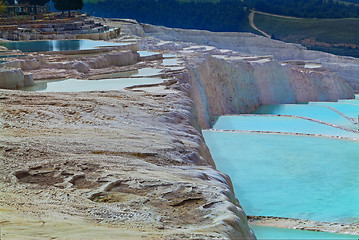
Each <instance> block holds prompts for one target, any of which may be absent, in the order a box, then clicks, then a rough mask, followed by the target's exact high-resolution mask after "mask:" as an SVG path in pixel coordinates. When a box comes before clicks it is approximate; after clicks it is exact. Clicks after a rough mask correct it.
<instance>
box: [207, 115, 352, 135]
mask: <svg viewBox="0 0 359 240" xmlns="http://www.w3.org/2000/svg"><path fill="white" fill-rule="evenodd" d="M213 129H220V130H246V131H272V132H291V133H303V134H321V135H329V136H340V137H352V138H359V132H358V133H353V132H350V131H345V130H342V129H339V128H335V127H331V126H328V125H325V124H320V123H317V122H313V121H309V120H305V119H300V118H294V117H278V116H258V115H256V116H255V115H238V116H220V117H218V119H217V120H216V122H215V123H214V125H213Z"/></svg>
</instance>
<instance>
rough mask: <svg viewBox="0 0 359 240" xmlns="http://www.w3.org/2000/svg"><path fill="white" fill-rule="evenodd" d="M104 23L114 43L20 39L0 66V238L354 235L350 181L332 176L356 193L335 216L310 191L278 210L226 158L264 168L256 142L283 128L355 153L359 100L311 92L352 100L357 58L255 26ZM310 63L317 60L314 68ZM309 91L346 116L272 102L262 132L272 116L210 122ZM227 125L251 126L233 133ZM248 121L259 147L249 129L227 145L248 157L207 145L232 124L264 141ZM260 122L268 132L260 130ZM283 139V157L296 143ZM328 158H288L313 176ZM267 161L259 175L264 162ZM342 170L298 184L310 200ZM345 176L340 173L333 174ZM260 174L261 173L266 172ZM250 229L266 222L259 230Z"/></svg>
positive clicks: (304, 97)
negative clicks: (290, 232)
mask: <svg viewBox="0 0 359 240" xmlns="http://www.w3.org/2000/svg"><path fill="white" fill-rule="evenodd" d="M96 21H100V22H101V21H105V20H103V19H96ZM103 24H106V25H108V26H109V27H110V28H116V29H117V28H121V34H120V35H118V36H117V38H116V37H115V38H113V39H112V40H111V41H112V42H109V43H108V44H106V46H98V47H96V48H91V49H82V50H81V49H76V50H74V49H72V50H68V49H62V51H55V52H35V51H32V52H30V53H28V54H23V53H21V52H19V51H18V50H12V52H11V51H10V52H11V54H10V53H8V57H7V58H6V62H4V63H0V65H1V66H0V67H1V69H2V70H1V71H0V88H1V90H0V153H1V154H0V165H1V168H0V202H1V205H0V213H1V214H0V226H1V234H2V235H1V237H3V238H4V239H14V238H16V239H30V238H36V239H49V238H57V239H87V238H96V239H139V238H144V239H191V238H195V239H256V237H255V234H254V232H253V231H252V230H251V229H250V227H249V225H248V221H249V222H251V224H255V225H267V226H275V227H283V228H301V229H310V230H313V229H314V230H318V231H327V232H341V233H350V234H358V223H357V221H358V220H357V217H358V214H356V213H357V209H356V208H355V206H352V208H350V213H345V214H344V213H343V211H344V207H343V206H344V205H348V204H351V203H353V202H352V201H353V198H351V196H352V195H350V194H351V189H352V188H351V187H353V189H354V188H355V186H352V185H350V186H347V184H345V182H344V183H343V182H341V183H338V186H337V187H338V188H340V189H341V191H344V192H345V193H348V192H349V193H348V194H349V195H348V197H347V198H345V199H342V198H341V193H340V194H339V195H335V197H334V198H333V199H331V201H332V202H331V204H329V205H328V208H330V207H331V208H335V209H334V210H333V212H330V213H328V212H326V211H325V212H324V213H323V212H321V211H320V209H319V210H318V209H316V206H320V205H321V203H322V202H325V198H324V199H321V201H318V202H312V201H311V200H310V199H307V198H305V197H303V196H302V198H300V199H305V200H306V201H305V202H302V205H301V206H300V207H298V208H294V209H286V208H283V209H282V211H279V210H278V209H275V208H274V207H273V208H272V206H271V205H274V204H275V203H272V204H268V203H265V202H262V200H263V199H262V198H263V197H262V198H261V197H260V196H261V192H258V191H257V190H256V187H255V186H253V185H250V183H248V184H247V182H245V183H244V184H245V185H246V186H245V187H246V188H244V189H245V190H243V192H241V191H238V186H240V184H243V183H241V182H238V181H237V180H238V179H237V177H236V176H235V175H233V173H232V172H230V171H229V170H228V168H224V167H223V166H222V164H225V165H226V167H229V168H230V169H237V168H238V169H239V170H238V172H237V173H240V172H241V171H244V172H246V173H248V171H252V170H248V169H249V168H250V167H253V166H256V165H255V164H253V162H251V161H252V160H251V159H252V157H253V159H254V160H253V161H257V159H256V155H255V154H256V153H257V150H256V148H258V147H260V146H259V145H258V146H257V145H255V144H256V143H257V142H259V143H262V142H266V141H267V142H271V141H272V140H271V139H272V137H273V138H275V137H278V136H277V135H275V134H278V132H281V133H282V134H284V136H281V137H279V138H280V139H281V140H283V144H282V145H285V143H286V140H288V139H289V140H291V139H293V142H294V143H296V144H299V145H300V141H299V140H298V139H297V138H296V137H295V136H292V135H295V134H299V135H301V137H302V138H303V139H304V140H305V139H306V138H308V139H311V140H313V141H314V143H313V144H310V142H307V143H306V144H309V146H308V147H312V148H315V147H314V146H315V144H321V145H325V144H329V145H330V146H331V147H332V148H333V149H334V150H335V149H336V148H338V146H337V145H335V143H334V142H335V140H333V139H331V137H335V138H336V139H344V140H337V141H343V142H341V143H344V141H348V145H350V146H348V148H350V149H349V150H348V151H351V150H352V149H351V147H352V148H353V149H354V150H353V151H352V152H350V154H353V156H356V155H357V154H356V152H355V151H356V150H355V149H356V148H355V147H356V145H357V144H358V142H357V141H358V140H357V136H358V132H357V129H355V126H357V125H356V124H357V122H356V121H357V119H356V118H355V114H354V113H352V112H351V111H352V110H353V109H355V108H354V107H353V106H352V107H348V106H346V105H345V106H344V105H336V106H334V105H330V104H328V103H318V105H317V104H316V103H314V102H318V101H320V102H327V101H338V100H346V99H347V101H353V100H350V99H354V98H355V96H354V90H358V89H359V85H358V79H359V78H358V77H357V76H358V72H359V60H358V59H354V58H346V57H339V56H334V55H330V54H326V53H321V52H313V51H308V50H306V49H305V48H304V47H302V46H300V45H295V44H287V43H283V42H279V41H275V40H269V39H265V38H263V37H259V36H256V35H253V34H249V33H211V32H207V31H197V30H181V29H169V28H164V27H158V26H152V25H146V24H138V23H136V22H135V21H130V20H123V21H122V20H118V19H117V20H113V21H112V20H109V19H107V20H106V23H105V22H103ZM3 50H4V49H3ZM59 50H61V49H59ZM6 51H8V50H6ZM4 52H5V50H4ZM15 53H16V54H15ZM19 54H20V55H21V57H18V56H17V55H19ZM303 61H304V62H308V64H312V65H313V64H314V65H316V66H317V65H320V66H321V67H308V66H312V65H308V66H307V67H305V66H304V64H303ZM299 62H301V64H299ZM353 89H354V90H353ZM25 90H26V91H25ZM303 102H311V103H310V104H308V105H306V106H307V107H310V108H318V109H319V108H321V109H322V108H325V109H326V111H328V109H331V108H335V107H338V108H337V109H336V111H334V110H330V111H332V112H330V113H331V115H330V116H334V115H335V114H337V115H335V116H337V117H338V118H334V117H333V118H330V119H327V118H324V119H319V118H318V119H314V118H315V116H312V115H311V116H307V115H305V116H304V115H303V116H302V115H300V116H293V115H295V114H293V113H292V112H287V111H284V112H270V113H266V117H267V118H269V115H270V118H271V120H264V121H265V125H262V124H259V125H260V126H262V127H263V128H262V129H258V128H257V127H256V125H255V122H259V121H262V120H263V119H262V120H260V116H262V115H255V116H254V115H250V117H252V120H249V121H250V124H249V123H248V122H247V123H248V125H243V124H239V125H238V126H237V125H236V124H237V123H238V122H236V124H234V125H233V126H232V128H230V129H228V127H227V125H226V124H227V123H221V121H222V120H221V118H220V120H219V121H217V123H215V125H214V126H215V128H216V126H219V125H220V124H224V125H222V127H218V128H217V130H209V129H210V128H212V126H213V123H214V122H215V120H216V119H217V118H218V117H219V116H222V115H234V116H237V115H238V114H250V113H252V112H253V111H254V110H256V109H258V108H259V107H260V106H262V105H268V104H271V105H273V106H276V105H280V104H295V103H303ZM347 104H349V102H347ZM322 105H323V106H322ZM324 105H325V106H324ZM263 108H265V106H263ZM261 109H262V108H259V110H257V111H258V112H257V113H258V114H260V111H261ZM338 112H339V113H338ZM261 113H262V112H261ZM263 113H264V112H263ZM279 114H280V115H286V116H281V118H280V119H278V121H280V122H281V123H280V124H284V123H285V124H287V122H288V121H289V120H290V119H292V118H295V120H294V121H295V126H294V127H293V125H290V127H289V128H286V127H285V126H281V129H279V128H278V129H277V127H276V126H278V124H277V125H276V123H275V122H274V121H276V120H277V119H274V118H275V117H276V115H279ZM267 115H268V116H267ZM287 115H288V116H287ZM344 115H345V116H347V117H345V116H344ZM242 116H243V117H244V116H247V115H239V117H242ZM248 116H249V115H248ZM262 117H264V115H263V116H262ZM254 118H255V119H254ZM311 118H313V119H311ZM247 120H248V119H247ZM241 121H244V122H245V121H246V120H245V119H242V120H241ZM252 121H255V122H252ZM244 122H243V123H244ZM349 125H350V126H351V128H350V129H349V130H348V126H349ZM317 126H318V127H317ZM300 129H302V131H300ZM303 129H304V130H303ZM202 130H203V133H204V136H205V137H206V141H207V144H208V146H209V147H210V151H211V152H210V151H209V149H208V147H207V145H206V142H205V139H204V137H203V135H202ZM229 130H231V131H245V133H244V132H241V133H238V132H235V133H233V132H231V133H228V132H226V131H229ZM252 131H254V132H256V134H257V135H258V136H260V137H259V138H260V139H259V140H258V139H254V140H253V144H252V145H251V146H250V147H251V148H249V147H247V146H246V145H245V144H246V143H248V141H247V140H246V139H240V140H241V141H242V142H240V143H238V144H237V147H238V149H239V151H246V150H248V149H252V151H251V152H240V153H238V154H237V153H234V154H232V155H233V157H236V155H238V156H239V155H241V158H238V159H237V158H236V159H234V162H235V161H243V162H241V164H239V165H236V166H233V168H232V167H231V165H229V164H227V162H225V161H224V160H223V159H221V158H218V154H222V153H223V152H224V153H228V152H230V151H232V150H228V151H227V148H229V147H230V144H229V143H228V144H227V145H226V146H224V148H225V150H223V149H222V150H219V151H217V150H215V152H214V150H213V149H214V148H213V146H212V143H213V144H216V143H215V141H218V139H220V138H216V139H215V140H213V141H212V142H211V140H208V139H209V135H212V134H213V136H214V135H221V134H222V133H223V132H225V133H226V134H229V135H233V134H242V135H241V137H244V138H245V136H247V135H246V134H248V135H251V134H252V135H251V137H252V138H256V137H257V135H254V134H253V132H252ZM261 131H262V132H265V131H267V133H268V134H269V135H268V136H267V135H265V136H266V137H263V136H262V135H261V134H263V133H260V132H261ZM273 132H275V133H273ZM270 134H274V135H273V136H272V135H270ZM286 134H287V135H290V136H287V135H286ZM302 135H305V137H304V136H302ZM314 135H320V136H321V137H323V138H324V139H322V138H320V139H317V138H314V137H313V136H314ZM324 135H325V136H324ZM261 136H262V137H261ZM267 137H268V139H263V138H267ZM325 137H328V138H329V139H326V138H325ZM289 140H288V141H289ZM228 141H229V142H230V143H235V142H236V141H239V140H238V139H237V140H233V141H231V140H228V139H224V140H223V141H221V144H223V143H226V142H228ZM332 144H333V146H332ZM264 145H265V146H267V144H264ZM215 147H221V146H220V145H217V146H215ZM263 149H265V148H263ZM263 149H262V150H263ZM275 149H276V152H277V153H278V154H279V155H285V156H284V157H286V156H287V155H288V154H289V153H288V152H287V151H289V152H290V151H291V149H285V148H284V147H283V149H282V148H279V147H276V148H275ZM272 150H273V149H270V151H272ZM282 150H283V151H282ZM263 151H264V150H263ZM273 151H274V150H273ZM253 154H254V156H252V155H253ZM355 154H356V155H355ZM297 155H300V152H298V154H297ZM308 155H310V154H309V153H308ZM273 156H276V155H273ZM321 156H322V155H320V156H319V157H318V159H316V161H317V162H315V168H314V169H313V171H312V172H308V171H305V169H311V168H312V164H314V163H310V161H309V160H308V159H307V158H305V159H306V160H308V161H309V162H308V163H306V165H305V166H306V167H307V168H305V169H297V168H295V166H296V164H297V165H301V166H302V164H301V163H298V162H297V160H296V158H294V157H293V158H291V162H290V164H289V163H288V164H289V166H288V167H290V168H293V169H292V171H293V172H294V173H296V174H301V173H305V174H307V175H306V176H305V178H306V179H309V180H312V176H311V175H310V174H313V176H316V175H318V174H320V166H323V164H324V165H325V163H323V162H321V161H320V157H321ZM212 157H213V159H214V160H213V159H212ZM302 157H303V156H302ZM325 157H326V156H322V158H325ZM333 157H334V156H333ZM263 159H264V158H263ZM263 159H262V160H263ZM354 160H355V159H354ZM354 160H353V161H354ZM263 161H264V162H262V163H261V164H260V165H258V167H255V169H253V172H256V171H261V170H263V168H264V167H265V164H266V162H265V160H263ZM273 161H274V160H273ZM348 161H349V160H348ZM331 162H334V163H335V159H331ZM233 164H234V163H233ZM258 164H259V163H258ZM278 164H285V161H284V163H278ZM328 164H329V163H328ZM338 164H339V163H338ZM348 164H351V167H350V171H351V174H350V176H352V177H354V176H357V174H355V173H356V172H357V171H358V169H357V166H356V165H355V164H354V163H353V162H350V163H348ZM216 165H217V166H218V168H219V170H217V169H216ZM242 165H243V167H242ZM339 165H340V164H339ZM247 167H248V168H247ZM302 167H304V166H302ZM328 167H329V166H328ZM338 168H339V167H338V166H337V165H331V166H330V171H329V172H327V175H325V176H323V178H320V181H321V182H320V183H318V185H317V186H312V185H309V186H307V185H305V184H304V183H303V187H306V189H308V191H310V192H311V193H313V194H312V195H311V196H312V197H313V198H321V197H322V195H320V194H321V193H322V192H325V193H326V194H329V195H330V193H328V191H329V190H330V191H332V190H333V188H327V186H326V187H321V186H322V185H321V184H323V186H325V184H326V181H327V180H328V179H330V173H334V172H335V171H336V169H338ZM343 171H344V170H343ZM348 171H349V170H348ZM237 173H234V174H237ZM227 174H229V175H230V176H231V178H232V180H231V178H230V177H229V176H228V175H227ZM288 175H291V174H289V173H288ZM337 175H338V176H337ZM339 175H340V172H335V179H337V178H339V177H340V176H341V175H340V176H339ZM344 175H345V174H344ZM233 176H235V177H233ZM243 176H244V175H241V176H240V177H243ZM255 176H256V180H257V181H259V182H261V180H263V181H266V180H265V179H264V177H263V176H261V175H257V174H255ZM293 176H294V175H291V176H288V177H292V178H293ZM252 177H253V174H252ZM248 179H249V178H248ZM248 179H247V180H248ZM290 180H291V181H288V183H289V184H292V186H293V185H295V184H296V183H294V180H295V179H290ZM309 180H308V181H309ZM344 180H345V181H348V182H351V181H354V180H353V179H351V178H350V179H346V178H345V179H344ZM344 180H343V181H344ZM263 181H262V182H263ZM292 181H293V182H292ZM232 182H233V184H232ZM283 182H284V181H283ZM283 182H279V183H278V182H276V184H282V183H283ZM252 183H253V182H252ZM332 183H333V184H334V183H335V182H332ZM233 186H234V188H233ZM275 186H276V185H273V186H272V187H275ZM342 186H343V188H342ZM344 186H345V187H348V188H344ZM316 187H318V188H319V189H320V191H316ZM239 188H240V187H239ZM262 188H263V189H264V190H266V191H267V192H269V195H270V193H271V194H274V195H275V196H274V197H273V198H271V197H270V196H267V195H266V197H265V198H268V199H269V198H270V200H271V201H275V199H276V198H280V197H281V196H282V194H283V193H278V194H276V193H277V192H271V191H269V190H270V188H267V187H266V186H262ZM262 188H261V189H262ZM264 190H263V192H264ZM246 191H248V192H246ZM261 191H262V190H261ZM278 191H279V190H278ZM293 191H296V194H298V195H299V194H300V191H301V189H298V188H295V187H293ZM235 193H236V195H235ZM250 195H255V196H259V197H258V199H257V200H258V201H259V203H258V202H257V201H254V202H251V200H250V199H251V198H250V197H248V196H250ZM294 198H295V196H294ZM297 199H298V198H297ZM294 200H295V199H294ZM354 200H355V199H354ZM281 201H286V200H283V199H282V200H281ZM288 201H289V200H288ZM303 201H304V200H303ZM241 203H242V204H243V205H241ZM337 204H339V205H340V207H337ZM343 204H344V205H343ZM324 205H325V204H323V206H324ZM242 207H243V208H242ZM298 209H299V210H298ZM287 210H288V211H287ZM297 210H298V211H300V214H298V212H296V211H297ZM246 213H247V214H250V215H254V216H247V215H246ZM272 213H273V214H272ZM342 213H343V214H342ZM310 214H312V215H313V216H315V217H312V218H311V217H310ZM338 214H339V215H340V216H342V217H343V218H345V221H343V223H342V224H336V223H325V222H330V221H333V222H334V221H337V217H338V216H339V215H338ZM341 214H342V215H341ZM266 216H272V218H269V217H268V218H266ZM247 217H248V219H249V220H247ZM275 217H278V219H276V218H275ZM295 218H303V219H302V220H298V219H295ZM273 222H276V223H273ZM304 224H306V226H303V225H304ZM254 229H256V231H260V230H258V229H260V227H256V226H255V227H254ZM261 233H262V232H261ZM261 233H259V235H260V234H261ZM260 236H262V235H260ZM267 236H268V235H267Z"/></svg>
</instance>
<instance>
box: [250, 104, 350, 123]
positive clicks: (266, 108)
mask: <svg viewBox="0 0 359 240" xmlns="http://www.w3.org/2000/svg"><path fill="white" fill-rule="evenodd" d="M253 113H254V114H278V115H293V116H302V117H308V118H313V119H316V120H320V121H324V122H329V123H332V124H335V125H339V126H351V125H353V123H352V122H351V121H350V120H348V119H347V118H345V117H344V116H342V115H340V114H339V113H337V112H335V111H333V110H332V109H330V108H328V107H325V106H318V105H314V104H313V105H310V104H278V105H263V106H261V107H259V108H258V109H257V110H255V111H254V112H253Z"/></svg>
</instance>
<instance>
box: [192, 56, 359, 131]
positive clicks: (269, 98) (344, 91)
mask: <svg viewBox="0 0 359 240" xmlns="http://www.w3.org/2000/svg"><path fill="white" fill-rule="evenodd" d="M189 65H190V71H189V74H188V76H187V78H188V79H189V81H190V83H191V89H192V98H193V99H194V102H195V105H196V110H197V113H198V119H199V120H198V121H199V124H200V126H201V127H202V128H209V127H210V126H211V123H212V122H213V121H214V117H215V116H218V115H223V114H237V113H250V112H251V111H253V110H254V109H255V108H257V107H258V106H260V105H261V104H279V103H296V102H307V101H335V100H338V99H339V98H341V99H345V98H353V97H354V93H353V90H352V89H351V87H350V86H349V85H348V84H347V83H346V82H345V81H344V80H343V79H342V78H341V77H339V76H338V75H337V74H335V73H333V72H329V71H312V70H309V69H304V68H297V67H293V66H289V65H286V66H282V65H281V64H279V63H278V62H276V61H254V62H246V61H239V60H236V61H225V60H222V59H217V58H214V57H211V56H207V57H206V58H205V59H201V60H200V61H198V60H197V61H195V60H194V61H193V62H191V61H190V60H189Z"/></svg>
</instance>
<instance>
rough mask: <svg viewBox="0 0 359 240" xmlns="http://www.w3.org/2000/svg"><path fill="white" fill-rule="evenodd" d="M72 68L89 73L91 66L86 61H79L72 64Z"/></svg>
mask: <svg viewBox="0 0 359 240" xmlns="http://www.w3.org/2000/svg"><path fill="white" fill-rule="evenodd" d="M72 68H75V69H76V70H77V71H78V72H82V73H88V72H89V71H90V67H89V65H88V64H86V63H84V62H77V63H74V64H73V65H72Z"/></svg>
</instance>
